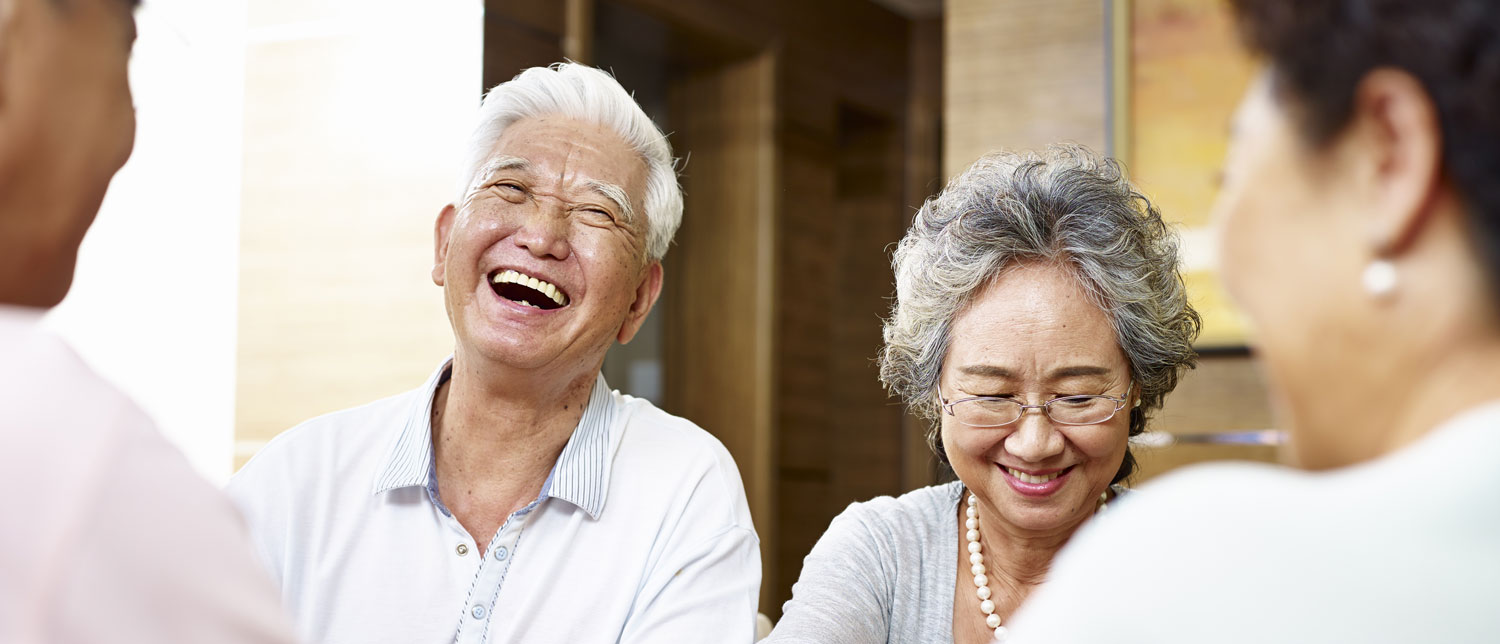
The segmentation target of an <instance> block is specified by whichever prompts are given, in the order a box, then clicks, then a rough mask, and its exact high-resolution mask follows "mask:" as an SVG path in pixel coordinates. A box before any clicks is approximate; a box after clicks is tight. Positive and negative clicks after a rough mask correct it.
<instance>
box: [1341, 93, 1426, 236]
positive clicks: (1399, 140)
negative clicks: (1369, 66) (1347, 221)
mask: <svg viewBox="0 0 1500 644" xmlns="http://www.w3.org/2000/svg"><path fill="white" fill-rule="evenodd" d="M1344 136H1345V137H1354V138H1355V139H1357V140H1355V141H1351V143H1353V148H1352V150H1351V152H1353V153H1355V154H1359V155H1361V156H1362V157H1363V159H1364V160H1363V161H1360V160H1358V159H1357V158H1356V157H1346V158H1355V159H1356V161H1355V162H1356V163H1360V164H1361V165H1362V166H1363V168H1362V170H1361V172H1360V175H1361V176H1360V180H1361V182H1362V183H1364V184H1365V185H1364V186H1363V187H1364V188H1365V189H1367V190H1368V191H1369V194H1370V195H1371V197H1372V198H1371V199H1369V200H1368V202H1367V203H1366V208H1365V209H1364V212H1363V213H1362V216H1363V217H1364V218H1365V227H1366V230H1367V234H1368V236H1369V244H1370V247H1371V254H1372V255H1374V256H1377V257H1392V256H1395V255H1399V254H1401V253H1403V252H1404V251H1405V250H1406V249H1407V248H1408V247H1410V246H1411V244H1412V242H1413V241H1414V240H1415V239H1416V238H1417V237H1418V236H1420V235H1421V234H1422V232H1423V231H1424V230H1425V224H1426V222H1427V221H1428V219H1429V218H1430V217H1429V215H1430V214H1431V213H1432V211H1433V205H1434V204H1435V203H1437V197H1438V196H1439V192H1440V190H1441V188H1442V157H1443V133H1442V125H1441V123H1440V122H1439V120H1438V114H1437V108H1436V106H1435V105H1434V104H1433V102H1432V97H1431V96H1429V95H1428V93H1427V90H1426V88H1425V87H1424V86H1423V85H1422V82H1421V81H1419V80H1417V79H1416V78H1415V77H1413V76H1412V75H1411V74H1409V73H1407V72H1405V71H1401V70H1396V69H1376V70H1374V71H1371V72H1370V73H1368V74H1366V75H1365V77H1364V79H1362V80H1361V81H1360V83H1359V85H1358V86H1357V87H1356V88H1355V92H1354V99H1353V104H1352V106H1351V115H1350V125H1349V127H1348V130H1347V131H1346V133H1345V135H1344Z"/></svg>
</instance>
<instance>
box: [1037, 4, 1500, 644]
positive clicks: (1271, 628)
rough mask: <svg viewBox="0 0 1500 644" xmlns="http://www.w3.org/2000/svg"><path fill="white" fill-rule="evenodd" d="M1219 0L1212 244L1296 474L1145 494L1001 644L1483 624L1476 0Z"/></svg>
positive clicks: (1260, 474)
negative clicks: (1231, 27)
mask: <svg viewBox="0 0 1500 644" xmlns="http://www.w3.org/2000/svg"><path fill="white" fill-rule="evenodd" d="M1232 4H1233V6H1234V9H1235V12H1236V14H1237V16H1238V19H1239V23H1240V26H1241V27H1242V30H1243V33H1244V34H1245V37H1246V42H1247V43H1248V45H1249V47H1250V48H1251V49H1252V50H1253V51H1254V52H1255V53H1257V54H1259V55H1261V56H1262V57H1263V58H1264V60H1265V61H1266V65H1265V71H1264V72H1263V73H1262V74H1261V76H1260V78H1259V80H1257V82H1256V83H1255V84H1254V86H1253V87H1251V88H1250V90H1249V91H1248V92H1247V94H1246V96H1245V99H1244V101H1243V103H1242V105H1241V107H1240V110H1239V112H1238V114H1237V115H1236V117H1235V125H1234V128H1233V132H1234V134H1233V143H1232V145H1231V148H1230V152H1229V154H1228V156H1227V158H1226V163H1225V173H1224V186H1223V189H1222V191H1221V194H1220V196H1219V203H1218V205H1217V208H1216V210H1217V212H1216V218H1217V221H1218V224H1219V226H1220V228H1221V230H1222V235H1221V239H1220V256H1221V260H1222V263H1223V270H1224V276H1225V280H1226V282H1227V284H1228V286H1229V289H1230V291H1231V293H1232V294H1233V295H1234V296H1235V299H1236V300H1237V301H1238V303H1239V304H1240V305H1241V306H1242V308H1243V309H1244V310H1245V312H1246V313H1247V314H1248V315H1249V316H1250V318H1251V319H1252V321H1253V322H1254V326H1255V328H1256V330H1257V338H1256V346H1257V350H1258V353H1259V354H1260V356H1261V357H1262V358H1263V361H1264V365H1265V367H1266V373H1267V376H1268V380H1269V381H1270V384H1271V387H1272V390H1273V391H1274V393H1275V400H1276V403H1277V404H1276V410H1277V413H1278V416H1279V421H1280V422H1281V423H1284V426H1285V428H1286V429H1287V430H1288V431H1289V433H1290V437H1291V446H1290V452H1291V455H1292V458H1293V461H1294V463H1295V464H1296V465H1297V466H1299V467H1300V468H1302V469H1303V470H1311V471H1313V472H1302V471H1296V470H1289V469H1284V468H1275V467H1270V466H1258V465H1248V464H1245V465H1215V466H1204V467H1200V468H1196V469H1193V470H1190V471H1187V472H1183V473H1180V474H1175V475H1172V476H1169V477H1167V478H1165V479H1163V480H1161V481H1160V482H1159V483H1157V484H1154V485H1152V486H1148V487H1147V491H1143V492H1142V493H1141V494H1140V495H1138V496H1137V497H1136V498H1134V499H1132V501H1130V502H1126V503H1123V504H1122V507H1120V508H1118V509H1117V510H1118V512H1117V513H1116V514H1115V515H1114V516H1112V517H1111V520H1110V521H1109V522H1106V523H1105V524H1103V525H1101V526H1100V529H1098V530H1091V531H1088V532H1087V533H1086V534H1083V535H1080V536H1079V537H1078V538H1077V539H1075V540H1074V542H1073V543H1072V544H1071V545H1070V547H1069V550H1067V551H1065V552H1064V553H1063V554H1062V556H1061V557H1060V559H1059V561H1058V564H1057V565H1056V566H1055V567H1054V570H1053V572H1054V576H1053V578H1052V579H1051V580H1050V581H1049V583H1048V585H1047V586H1046V587H1045V588H1044V589H1043V590H1042V591H1041V592H1039V593H1038V594H1037V595H1036V596H1035V598H1034V601H1033V602H1032V603H1030V604H1028V606H1027V607H1026V610H1025V611H1024V613H1023V614H1022V615H1020V616H1019V617H1018V619H1017V623H1016V638H1015V639H1016V640H1017V641H1021V642H1038V643H1040V642H1047V643H1082V642H1104V641H1108V642H1153V643H1174V642H1181V643H1188V642H1192V643H1194V644H1197V643H1201V642H1257V643H1259V642H1309V643H1310V642H1318V643H1324V642H1374V643H1379V642H1495V641H1500V608H1497V607H1500V467H1497V466H1496V463H1497V462H1500V374H1497V366H1500V3H1496V2H1493V1H1490V0H1236V1H1234V2H1233V3H1232ZM1126 544H1128V549H1127V545H1126ZM1121 583H1126V584H1128V585H1129V590H1128V597H1129V598H1130V599H1131V600H1130V601H1125V600H1124V599H1123V598H1124V597H1126V596H1127V595H1125V594H1122V592H1121Z"/></svg>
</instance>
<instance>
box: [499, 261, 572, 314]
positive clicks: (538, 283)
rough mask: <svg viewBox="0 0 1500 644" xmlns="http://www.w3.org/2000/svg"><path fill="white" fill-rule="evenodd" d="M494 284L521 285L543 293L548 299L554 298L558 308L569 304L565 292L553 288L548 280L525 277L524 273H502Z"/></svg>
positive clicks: (510, 271) (506, 271)
mask: <svg viewBox="0 0 1500 644" xmlns="http://www.w3.org/2000/svg"><path fill="white" fill-rule="evenodd" d="M494 282H495V283H496V284H520V285H521V286H526V287H529V288H532V289H535V290H536V291H538V292H540V293H542V294H543V295H546V296H547V297H549V298H552V301H553V302H556V303H557V305H558V306H564V305H566V304H567V303H568V297H567V296H566V295H563V292H562V291H561V290H559V289H558V288H557V287H556V286H553V285H552V284H551V283H549V282H547V281H546V280H539V279H537V278H535V277H532V276H530V275H525V274H522V273H518V272H516V271H513V270H509V269H507V270H503V271H500V273H499V274H498V275H496V276H495V279H494ZM521 303H522V304H526V305H527V306H536V305H534V304H529V303H527V302H521ZM538 308H540V307H538Z"/></svg>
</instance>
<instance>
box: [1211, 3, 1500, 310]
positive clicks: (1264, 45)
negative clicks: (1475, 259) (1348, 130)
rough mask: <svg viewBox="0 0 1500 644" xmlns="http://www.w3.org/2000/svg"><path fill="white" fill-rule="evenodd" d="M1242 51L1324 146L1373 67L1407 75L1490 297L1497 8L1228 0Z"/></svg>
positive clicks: (1498, 85)
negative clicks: (1429, 120) (1420, 91)
mask: <svg viewBox="0 0 1500 644" xmlns="http://www.w3.org/2000/svg"><path fill="white" fill-rule="evenodd" d="M1230 5H1231V6H1232V8H1233V10H1234V13H1235V15H1236V17H1237V19H1238V23H1239V27H1240V32H1241V35H1242V37H1243V39H1244V41H1245V44H1246V46H1247V47H1249V48H1250V49H1251V50H1252V51H1254V52H1256V53H1259V54H1263V55H1264V56H1265V57H1266V58H1267V59H1268V60H1269V63H1270V66H1271V72H1272V73H1271V76H1272V78H1273V87H1274V88H1275V91H1276V94H1277V96H1278V98H1279V99H1280V100H1281V101H1283V102H1284V103H1285V104H1286V105H1288V106H1289V107H1290V108H1291V109H1290V112H1291V113H1292V114H1293V115H1294V118H1295V119H1296V121H1297V123H1298V125H1299V127H1300V128H1301V130H1302V135H1303V137H1304V138H1305V139H1306V140H1307V141H1308V142H1309V143H1312V144H1313V145H1322V144H1326V143H1327V142H1329V141H1330V140H1332V139H1333V138H1334V137H1335V136H1336V135H1337V134H1338V133H1339V132H1341V131H1342V130H1343V128H1344V126H1345V125H1346V124H1347V123H1348V121H1349V117H1350V116H1351V111H1352V109H1353V103H1354V92H1355V89H1356V88H1357V87H1358V85H1359V83H1360V81H1361V79H1363V78H1364V77H1365V75H1366V74H1367V73H1369V72H1370V71H1372V70H1375V69H1377V68H1395V69H1400V70H1402V71H1405V72H1407V73H1408V74H1411V75H1412V76H1413V77H1415V78H1416V79H1417V80H1418V81H1419V82H1420V83H1421V84H1422V86H1423V88H1425V89H1426V91H1427V93H1428V95H1429V96H1430V97H1431V99H1432V102H1433V104H1434V105H1435V106H1436V109H1437V115H1438V120H1439V122H1440V124H1441V127H1442V136H1443V144H1442V163H1443V172H1444V175H1445V176H1446V177H1447V178H1448V179H1449V180H1451V181H1452V182H1453V184H1454V186H1455V187H1456V188H1457V190H1458V192H1459V195H1460V197H1461V198H1462V199H1463V201H1464V202H1465V205H1466V206H1468V216H1469V224H1470V227H1471V230H1472V232H1473V233H1474V234H1473V238H1474V242H1475V244H1476V246H1477V248H1478V250H1479V252H1480V255H1481V257H1483V259H1484V261H1485V262H1486V264H1487V267H1488V269H1489V275H1490V282H1491V287H1492V292H1493V293H1495V294H1497V295H1500V181H1497V179H1500V2H1496V1H1495V0H1230Z"/></svg>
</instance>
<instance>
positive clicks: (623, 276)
mask: <svg viewBox="0 0 1500 644" xmlns="http://www.w3.org/2000/svg"><path fill="white" fill-rule="evenodd" d="M645 187H646V164H645V162H644V161H643V160H642V159H641V158H640V155H638V154H636V153H635V151H634V150H632V149H631V148H630V147H629V146H628V145H627V144H626V143H625V141H624V140H622V139H621V138H620V137H619V136H617V135H616V134H614V133H613V132H611V131H609V130H607V129H605V128H602V127H599V126H597V125H594V124H591V123H586V122H582V121H577V120H573V119H568V118H563V117H554V116H544V117H536V118H528V119H523V120H521V121H518V122H516V123H514V124H512V125H511V126H510V127H508V128H506V130H505V132H504V135H503V136H502V137H501V138H500V140H499V141H498V142H497V143H496V145H495V147H494V149H493V150H492V151H491V154H490V157H489V160H488V162H487V163H485V164H483V165H482V166H481V168H480V169H479V171H478V172H477V173H476V174H475V176H474V177H473V178H472V181H471V183H470V189H469V190H468V192H467V195H466V197H465V199H464V201H463V203H461V204H459V205H458V206H457V207H456V208H455V207H453V206H449V207H448V208H446V209H444V211H443V213H442V215H440V216H439V219H438V230H437V263H436V265H435V266H434V267H433V281H434V282H436V283H437V284H438V285H440V286H442V287H443V292H444V300H445V302H446V305H447V309H448V319H449V320H450V321H451V323H452V325H453V332H454V335H455V336H456V338H457V341H458V350H459V353H460V354H461V355H465V356H466V357H469V358H470V359H482V360H484V361H487V362H493V363H498V364H500V365H505V366H508V367H511V368H518V369H526V370H533V369H561V370H563V371H565V372H572V371H588V370H593V369H597V368H598V366H599V363H600V362H602V361H603V359H604V353H605V351H606V350H608V349H609V347H610V345H611V344H612V343H613V342H614V341H615V340H617V339H618V340H619V341H621V342H627V341H629V340H630V338H631V337H632V336H633V335H634V334H635V331H636V330H637V329H639V327H640V324H641V322H642V321H644V319H645V316H646V314H647V313H649V312H650V309H651V305H652V303H654V301H655V299H656V295H657V293H658V292H659V289H660V285H661V268H660V265H659V264H657V263H656V262H648V261H647V260H646V251H645V241H646V218H645V212H644V207H643V204H642V202H641V197H640V196H641V195H643V194H645ZM533 280H535V281H533Z"/></svg>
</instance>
